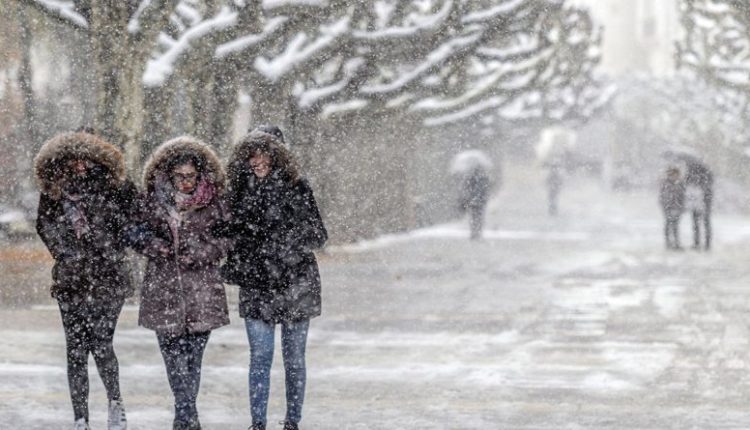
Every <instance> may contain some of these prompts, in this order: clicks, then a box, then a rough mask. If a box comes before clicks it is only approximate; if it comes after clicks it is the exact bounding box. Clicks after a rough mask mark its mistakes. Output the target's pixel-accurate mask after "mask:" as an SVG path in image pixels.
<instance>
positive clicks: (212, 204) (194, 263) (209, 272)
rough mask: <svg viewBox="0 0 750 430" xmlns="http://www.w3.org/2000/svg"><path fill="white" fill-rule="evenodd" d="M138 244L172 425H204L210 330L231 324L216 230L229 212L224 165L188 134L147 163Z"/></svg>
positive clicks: (181, 428)
mask: <svg viewBox="0 0 750 430" xmlns="http://www.w3.org/2000/svg"><path fill="white" fill-rule="evenodd" d="M143 182H144V186H145V192H144V195H143V197H142V201H141V217H140V224H139V230H138V238H137V240H133V241H134V242H135V247H136V249H137V250H138V251H139V252H141V253H143V254H144V255H146V257H147V258H148V262H147V265H146V270H145V274H144V279H143V287H142V291H141V304H140V314H139V324H140V325H142V326H143V327H146V328H149V329H152V330H154V331H155V332H156V338H157V340H158V343H159V349H160V350H161V354H162V357H163V359H164V364H165V366H166V370H167V378H168V380H169V386H170V388H171V389H172V394H173V395H174V408H175V417H174V422H173V427H172V428H173V429H174V430H188V429H189V430H197V429H200V428H201V426H200V421H199V419H198V410H197V407H196V400H197V397H198V391H199V388H200V380H201V363H202V360H203V353H204V351H205V348H206V344H207V342H208V338H209V335H210V334H211V331H212V330H214V329H216V328H219V327H221V326H224V325H226V324H229V316H228V311H227V300H226V294H225V291H224V286H223V284H222V282H221V278H220V275H219V266H220V261H221V259H222V258H224V256H225V254H226V244H225V243H224V241H223V240H220V239H217V238H215V237H214V236H213V234H212V233H211V229H212V228H213V226H214V224H216V223H217V222H219V221H220V220H222V219H223V218H224V216H225V212H224V209H223V206H222V202H221V199H220V197H221V192H222V190H223V188H224V183H225V175H224V170H223V168H222V166H221V164H220V162H219V159H218V158H217V156H216V154H215V153H214V152H213V151H212V150H211V149H210V148H209V147H208V146H206V145H205V144H204V143H203V142H200V141H198V140H196V139H193V138H190V137H179V138H176V139H173V140H170V141H168V142H166V143H164V144H163V145H161V146H160V147H159V148H157V149H156V151H155V152H154V153H153V155H152V156H151V158H150V159H149V160H148V162H147V164H146V167H145V169H144V180H143Z"/></svg>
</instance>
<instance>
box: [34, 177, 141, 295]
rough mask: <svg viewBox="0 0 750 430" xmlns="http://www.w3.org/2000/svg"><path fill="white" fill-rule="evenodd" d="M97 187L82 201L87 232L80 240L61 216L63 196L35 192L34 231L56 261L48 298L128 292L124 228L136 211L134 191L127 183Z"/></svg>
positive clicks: (131, 285) (62, 213) (135, 192)
mask: <svg viewBox="0 0 750 430" xmlns="http://www.w3.org/2000/svg"><path fill="white" fill-rule="evenodd" d="M102 187H103V188H102V189H100V190H97V191H96V192H93V193H86V194H85V195H84V197H83V199H82V200H81V201H82V207H83V208H84V213H85V215H86V218H87V220H88V225H89V233H87V234H85V235H84V236H82V237H81V238H80V239H79V238H76V234H75V231H74V229H73V225H72V223H71V221H70V220H69V219H68V218H67V217H66V216H65V214H64V209H63V198H62V197H61V198H57V199H55V198H53V197H51V196H50V195H48V194H46V193H42V194H41V195H40V198H39V210H38V215H37V221H36V229H37V232H38V233H39V236H40V237H41V239H42V241H43V242H44V244H45V245H46V246H47V249H49V251H50V253H51V254H52V256H53V258H54V259H55V265H54V267H53V268H52V280H53V285H52V289H51V293H52V296H53V297H58V298H64V297H65V296H66V295H70V294H93V295H95V296H97V297H112V298H117V299H123V298H125V297H129V296H131V295H132V294H133V284H132V282H131V279H130V271H129V268H128V265H127V264H126V262H125V248H126V240H125V234H124V232H125V229H126V228H127V227H128V225H129V223H130V220H131V219H132V216H133V214H134V213H135V210H136V198H137V191H136V188H135V185H133V183H132V182H130V181H124V182H123V183H121V184H120V185H119V186H118V187H111V186H109V185H108V184H102Z"/></svg>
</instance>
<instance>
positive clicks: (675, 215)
mask: <svg viewBox="0 0 750 430" xmlns="http://www.w3.org/2000/svg"><path fill="white" fill-rule="evenodd" d="M664 239H665V241H666V244H667V249H679V248H680V212H679V211H677V210H666V211H665V212H664Z"/></svg>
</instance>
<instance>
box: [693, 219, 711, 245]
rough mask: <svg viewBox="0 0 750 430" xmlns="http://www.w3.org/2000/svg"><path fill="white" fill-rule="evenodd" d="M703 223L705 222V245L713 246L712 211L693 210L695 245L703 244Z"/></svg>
mask: <svg viewBox="0 0 750 430" xmlns="http://www.w3.org/2000/svg"><path fill="white" fill-rule="evenodd" d="M701 224H703V233H704V235H705V239H704V241H703V246H704V248H705V249H710V248H711V212H710V211H693V247H695V248H696V249H697V248H700V246H701V227H700V226H701Z"/></svg>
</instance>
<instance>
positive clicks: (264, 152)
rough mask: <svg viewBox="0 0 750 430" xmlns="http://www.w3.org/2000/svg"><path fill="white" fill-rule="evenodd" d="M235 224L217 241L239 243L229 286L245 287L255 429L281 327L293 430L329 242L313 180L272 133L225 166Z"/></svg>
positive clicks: (245, 143)
mask: <svg viewBox="0 0 750 430" xmlns="http://www.w3.org/2000/svg"><path fill="white" fill-rule="evenodd" d="M228 174H229V184H230V189H229V192H228V202H229V207H230V213H231V216H230V219H231V221H230V222H229V223H227V224H225V225H223V226H222V227H221V228H219V229H217V230H216V234H217V235H219V236H224V237H232V238H234V239H235V242H234V247H233V248H232V250H231V252H230V254H229V257H228V258H227V263H226V265H225V266H224V267H223V272H224V276H225V279H227V280H228V282H231V283H234V284H237V285H239V287H240V306H239V308H240V316H241V317H242V318H244V319H245V328H246V330H247V337H248V342H249V345H250V372H249V375H248V382H249V397H250V414H251V419H252V426H251V429H253V430H265V428H266V412H267V407H268V396H269V388H270V377H271V363H272V361H273V351H274V332H275V327H276V325H280V326H281V345H282V347H281V351H282V355H283V359H284V370H285V378H286V416H285V419H284V430H296V429H298V425H299V422H300V420H301V419H302V406H303V403H304V399H305V384H306V380H307V376H306V372H307V370H306V363H305V348H306V344H307V334H308V329H309V325H310V319H312V318H314V317H316V316H319V315H320V313H321V282H320V275H319V272H318V264H317V261H316V259H315V255H314V254H313V250H315V249H318V248H320V247H322V246H323V245H324V244H325V242H326V240H327V238H328V233H327V232H326V229H325V226H324V225H323V221H322V219H321V217H320V213H319V211H318V206H317V203H316V201H315V197H314V196H313V191H312V188H311V187H310V184H309V183H308V181H307V180H306V179H305V178H304V177H302V176H301V175H300V173H299V170H298V168H297V165H296V163H295V161H294V159H293V158H292V155H291V154H290V153H289V152H288V151H287V149H286V148H285V146H284V145H283V144H282V141H281V140H280V139H279V138H278V137H277V135H276V134H275V133H269V132H266V131H262V130H255V131H252V132H251V133H249V134H248V135H247V136H245V137H244V138H243V139H242V140H241V141H240V142H239V143H238V144H237V146H236V147H235V149H234V151H233V153H232V155H231V159H230V162H229V167H228Z"/></svg>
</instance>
